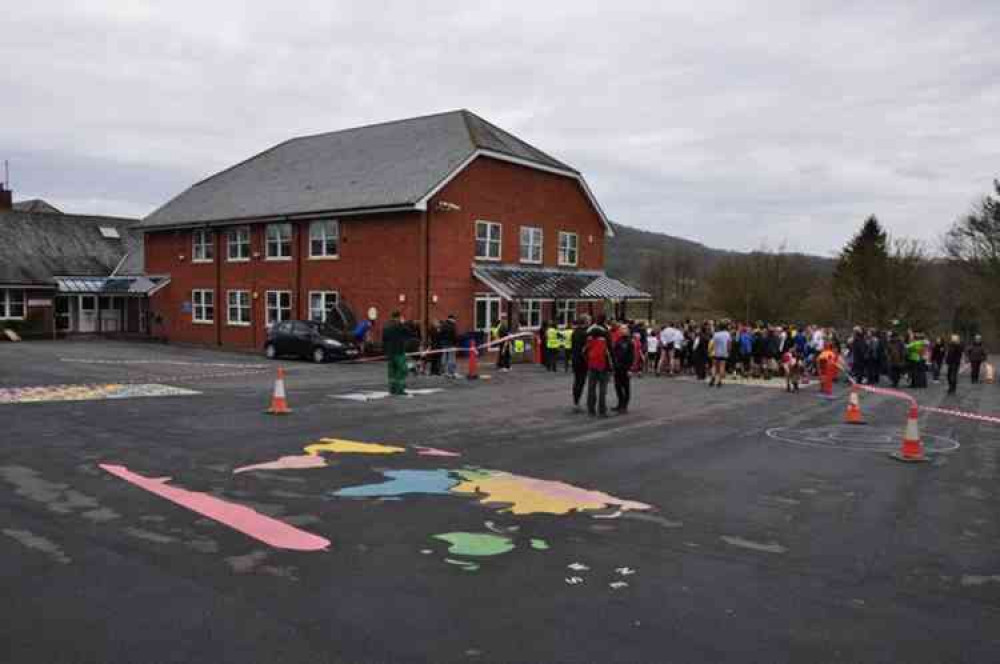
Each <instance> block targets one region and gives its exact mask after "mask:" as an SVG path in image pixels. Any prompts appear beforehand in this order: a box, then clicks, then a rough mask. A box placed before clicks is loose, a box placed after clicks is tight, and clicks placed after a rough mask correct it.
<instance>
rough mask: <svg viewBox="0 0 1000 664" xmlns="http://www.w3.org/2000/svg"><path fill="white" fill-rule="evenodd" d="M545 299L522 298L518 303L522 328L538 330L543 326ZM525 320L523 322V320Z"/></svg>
mask: <svg viewBox="0 0 1000 664" xmlns="http://www.w3.org/2000/svg"><path fill="white" fill-rule="evenodd" d="M542 302H543V300H521V301H520V302H519V303H518V315H517V319H518V326H519V327H520V329H522V330H537V329H538V328H540V327H541V326H542ZM522 320H523V321H525V322H523V323H522V322H521V321H522Z"/></svg>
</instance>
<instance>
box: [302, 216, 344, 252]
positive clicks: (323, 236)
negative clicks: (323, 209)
mask: <svg viewBox="0 0 1000 664" xmlns="http://www.w3.org/2000/svg"><path fill="white" fill-rule="evenodd" d="M331 224H332V226H331ZM330 227H332V228H333V233H332V234H330V233H328V232H327V229H328V228H330ZM319 231H321V232H319ZM331 241H332V242H333V243H334V247H333V253H330V251H329V249H330V248H329V246H328V243H330V242H331ZM316 242H319V243H321V245H322V248H323V251H322V252H320V253H316V251H314V248H315V243H316ZM309 258H310V259H312V260H336V259H338V258H340V222H339V221H338V220H336V219H317V220H316V221H311V222H309Z"/></svg>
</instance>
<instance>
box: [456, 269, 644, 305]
mask: <svg viewBox="0 0 1000 664" xmlns="http://www.w3.org/2000/svg"><path fill="white" fill-rule="evenodd" d="M472 274H473V276H475V277H476V278H477V279H478V280H479V281H481V282H482V283H483V284H485V285H486V286H488V287H489V288H490V290H492V291H493V292H494V293H496V294H497V295H499V296H500V297H502V298H504V299H505V300H612V301H617V302H625V301H629V300H652V296H651V295H650V294H649V293H645V292H643V291H641V290H638V289H636V288H633V287H632V286H629V285H628V284H625V283H622V282H621V281H618V280H617V279H612V278H611V277H609V276H608V275H606V274H605V273H604V272H601V271H597V270H568V269H558V268H543V267H523V266H506V265H475V266H473V268H472Z"/></svg>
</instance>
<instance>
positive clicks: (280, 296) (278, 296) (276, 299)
mask: <svg viewBox="0 0 1000 664" xmlns="http://www.w3.org/2000/svg"><path fill="white" fill-rule="evenodd" d="M291 317H292V292H291V291H273V290H271V291H267V325H268V326H271V325H273V324H274V323H280V322H281V321H283V320H289V319H291Z"/></svg>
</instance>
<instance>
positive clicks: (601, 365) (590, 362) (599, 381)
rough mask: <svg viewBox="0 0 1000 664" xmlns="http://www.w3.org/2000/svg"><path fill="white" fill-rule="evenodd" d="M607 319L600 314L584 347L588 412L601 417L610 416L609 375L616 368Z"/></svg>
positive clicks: (589, 331)
mask: <svg viewBox="0 0 1000 664" xmlns="http://www.w3.org/2000/svg"><path fill="white" fill-rule="evenodd" d="M605 320H606V319H605V317H604V316H603V315H602V316H598V317H597V322H596V323H594V324H593V325H591V326H590V329H588V330H587V344H586V345H585V346H584V349H583V354H584V357H585V358H586V359H587V412H588V413H590V414H591V415H598V414H600V416H601V417H607V416H608V403H607V400H608V377H609V376H610V375H611V371H612V369H613V368H614V360H612V358H611V336H610V334H609V333H608V328H606V327H604V323H605Z"/></svg>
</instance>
